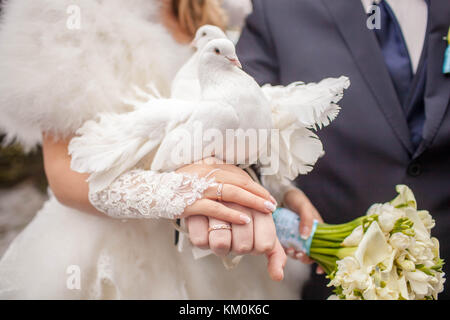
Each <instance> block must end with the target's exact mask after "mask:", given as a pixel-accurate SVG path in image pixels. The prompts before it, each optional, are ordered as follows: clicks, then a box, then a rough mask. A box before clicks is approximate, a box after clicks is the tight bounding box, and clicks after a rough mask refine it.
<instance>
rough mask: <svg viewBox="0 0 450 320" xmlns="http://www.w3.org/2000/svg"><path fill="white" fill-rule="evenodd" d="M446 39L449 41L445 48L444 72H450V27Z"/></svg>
mask: <svg viewBox="0 0 450 320" xmlns="http://www.w3.org/2000/svg"><path fill="white" fill-rule="evenodd" d="M444 40H445V41H447V49H446V50H445V55H444V66H443V68H442V72H443V73H444V74H450V27H449V28H448V33H447V37H444Z"/></svg>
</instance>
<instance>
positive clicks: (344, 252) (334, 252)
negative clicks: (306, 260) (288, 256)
mask: <svg viewBox="0 0 450 320" xmlns="http://www.w3.org/2000/svg"><path fill="white" fill-rule="evenodd" d="M355 251H356V247H348V248H311V250H310V252H311V254H314V253H319V254H324V255H328V256H335V257H337V258H339V259H343V258H345V257H347V256H350V255H352V254H353V253H354V252H355Z"/></svg>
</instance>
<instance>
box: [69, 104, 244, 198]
mask: <svg viewBox="0 0 450 320" xmlns="http://www.w3.org/2000/svg"><path fill="white" fill-rule="evenodd" d="M216 109H221V110H224V109H226V110H227V111H230V109H231V110H234V109H232V108H231V107H228V108H224V106H223V104H221V103H216V102H199V103H194V102H188V101H182V100H176V99H156V100H151V101H149V102H147V106H146V107H143V106H141V107H139V108H138V109H136V110H135V111H132V112H129V113H123V114H101V115H100V119H99V121H93V120H91V121H87V122H86V123H85V124H84V125H83V126H82V127H81V128H80V129H79V130H78V131H77V136H76V137H75V138H73V139H72V140H71V142H70V144H69V154H70V155H71V156H72V162H71V167H72V169H73V170H75V171H78V172H84V173H90V174H91V175H90V177H89V181H90V182H91V188H92V189H96V190H101V189H102V188H103V187H106V186H108V185H109V184H110V183H112V182H113V181H114V179H116V178H117V177H118V176H119V175H120V174H122V173H123V172H125V171H127V170H129V169H131V168H133V167H134V166H135V165H136V164H138V163H139V162H141V161H143V162H144V163H146V164H148V166H150V165H151V163H152V161H153V157H154V156H155V154H156V153H157V151H158V148H159V147H160V145H161V143H162V142H163V141H164V140H165V139H166V137H170V136H171V134H170V133H171V132H173V131H174V130H175V129H180V128H182V127H186V126H187V124H189V123H193V122H195V120H198V121H203V119H202V117H199V115H202V114H206V113H208V114H209V115H211V111H212V110H216ZM202 110H203V111H202ZM222 112H223V111H222ZM225 114H226V113H225ZM230 117H231V118H232V119H234V120H233V122H236V115H235V114H233V115H231V116H230ZM203 118H204V117H203ZM186 128H189V126H187V127H186Z"/></svg>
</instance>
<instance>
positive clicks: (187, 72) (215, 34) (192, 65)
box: [170, 24, 228, 101]
mask: <svg viewBox="0 0 450 320" xmlns="http://www.w3.org/2000/svg"><path fill="white" fill-rule="evenodd" d="M214 39H228V38H227V36H226V34H225V33H224V32H223V31H222V29H220V28H219V27H216V26H212V25H209V24H207V25H204V26H201V27H200V28H199V29H198V30H197V32H196V33H195V38H194V40H193V41H192V46H193V47H194V48H196V49H197V51H196V52H195V53H194V54H193V55H192V57H191V58H190V59H189V60H188V61H187V62H186V63H185V64H184V65H183V66H182V67H181V69H180V70H179V71H178V72H177V74H176V75H175V78H174V79H173V81H172V86H171V91H170V92H171V95H170V96H171V98H174V99H182V100H194V101H197V100H199V99H200V94H201V89H200V82H199V81H198V63H199V59H200V52H201V51H202V49H203V48H204V47H205V46H206V45H207V44H208V42H210V41H211V40H214Z"/></svg>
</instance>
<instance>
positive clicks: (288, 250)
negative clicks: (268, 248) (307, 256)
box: [286, 248, 294, 257]
mask: <svg viewBox="0 0 450 320" xmlns="http://www.w3.org/2000/svg"><path fill="white" fill-rule="evenodd" d="M286 253H287V255H288V256H290V257H293V256H294V249H292V248H289V249H287V250H286Z"/></svg>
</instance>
